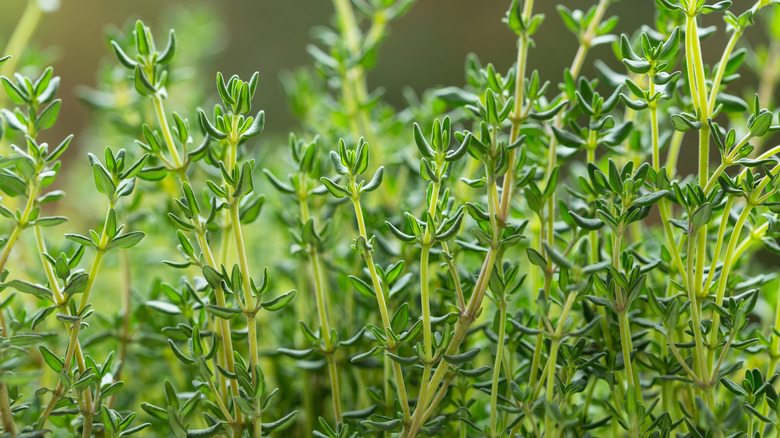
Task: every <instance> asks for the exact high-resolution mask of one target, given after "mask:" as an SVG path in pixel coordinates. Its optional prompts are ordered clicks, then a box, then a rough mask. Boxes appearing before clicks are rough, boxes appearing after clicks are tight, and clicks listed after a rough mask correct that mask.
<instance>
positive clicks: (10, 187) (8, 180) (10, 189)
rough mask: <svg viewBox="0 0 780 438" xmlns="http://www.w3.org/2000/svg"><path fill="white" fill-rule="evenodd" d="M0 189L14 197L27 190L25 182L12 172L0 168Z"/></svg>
mask: <svg viewBox="0 0 780 438" xmlns="http://www.w3.org/2000/svg"><path fill="white" fill-rule="evenodd" d="M0 190H2V191H3V193H5V194H6V195H8V196H10V197H12V198H15V197H17V196H19V195H22V194H24V193H26V192H27V184H25V182H24V181H23V180H22V179H21V178H19V177H18V176H16V175H14V174H13V173H11V172H9V171H7V170H5V169H1V170H0Z"/></svg>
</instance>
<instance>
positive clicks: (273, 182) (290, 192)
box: [263, 169, 295, 195]
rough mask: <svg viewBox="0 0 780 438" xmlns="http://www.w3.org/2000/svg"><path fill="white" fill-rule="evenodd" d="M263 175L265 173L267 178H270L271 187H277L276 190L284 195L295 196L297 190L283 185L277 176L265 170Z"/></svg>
mask: <svg viewBox="0 0 780 438" xmlns="http://www.w3.org/2000/svg"><path fill="white" fill-rule="evenodd" d="M263 173H265V176H266V177H267V178H268V181H270V182H271V185H273V186H274V187H276V190H279V191H280V192H282V193H286V194H288V195H294V194H295V189H294V188H293V187H292V186H291V185H289V184H286V183H283V182H282V181H281V180H279V179H278V178H277V177H276V176H274V174H273V173H271V171H270V170H268V169H263Z"/></svg>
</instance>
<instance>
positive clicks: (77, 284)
mask: <svg viewBox="0 0 780 438" xmlns="http://www.w3.org/2000/svg"><path fill="white" fill-rule="evenodd" d="M88 280H89V274H87V273H85V272H82V273H81V274H78V275H76V276H74V277H73V278H71V279H70V281H69V282H68V285H67V286H65V289H63V290H62V293H63V294H65V296H66V297H70V296H73V295H75V294H80V293H82V292H84V289H86V287H87V282H88Z"/></svg>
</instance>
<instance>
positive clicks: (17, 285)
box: [3, 280, 52, 299]
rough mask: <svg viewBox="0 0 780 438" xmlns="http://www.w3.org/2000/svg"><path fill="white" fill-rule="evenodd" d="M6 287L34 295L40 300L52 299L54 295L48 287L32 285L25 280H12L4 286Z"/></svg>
mask: <svg viewBox="0 0 780 438" xmlns="http://www.w3.org/2000/svg"><path fill="white" fill-rule="evenodd" d="M3 286H4V287H10V288H13V289H16V290H18V291H19V292H22V293H26V294H30V295H34V296H36V297H38V298H46V299H52V293H51V291H50V290H49V289H47V288H46V287H44V286H42V285H40V284H34V283H30V282H27V281H24V280H11V281H9V282H8V283H5V284H3Z"/></svg>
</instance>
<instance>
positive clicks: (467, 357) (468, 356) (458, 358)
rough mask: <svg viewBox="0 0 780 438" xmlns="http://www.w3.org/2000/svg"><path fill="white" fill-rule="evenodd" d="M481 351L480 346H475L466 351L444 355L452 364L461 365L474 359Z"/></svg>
mask: <svg viewBox="0 0 780 438" xmlns="http://www.w3.org/2000/svg"><path fill="white" fill-rule="evenodd" d="M479 352H480V349H479V348H474V349H472V350H469V351H466V352H465V353H460V354H453V355H449V354H445V355H444V356H443V357H444V360H446V361H447V362H448V363H450V364H452V365H460V364H464V363H467V362H471V360H472V359H474V358H475V357H477V355H478V354H479Z"/></svg>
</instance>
